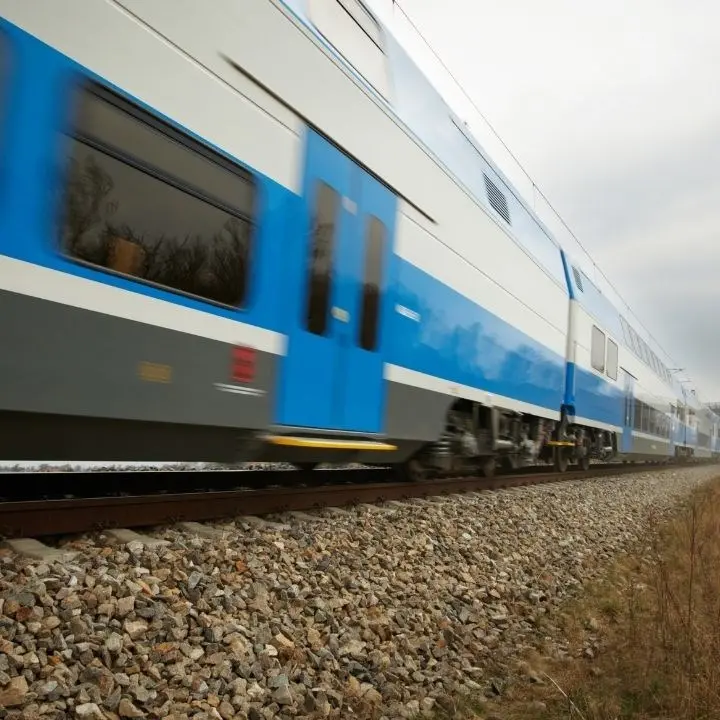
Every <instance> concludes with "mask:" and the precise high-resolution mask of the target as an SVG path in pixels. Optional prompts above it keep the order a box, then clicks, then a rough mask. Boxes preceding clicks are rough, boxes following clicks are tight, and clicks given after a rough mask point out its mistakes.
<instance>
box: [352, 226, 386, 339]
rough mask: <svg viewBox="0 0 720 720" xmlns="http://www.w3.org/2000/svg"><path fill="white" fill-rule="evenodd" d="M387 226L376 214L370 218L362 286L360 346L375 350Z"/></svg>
mask: <svg viewBox="0 0 720 720" xmlns="http://www.w3.org/2000/svg"><path fill="white" fill-rule="evenodd" d="M386 234H387V233H386V230H385V226H384V225H383V224H382V223H381V222H380V220H378V219H377V218H376V217H374V216H370V218H368V223H367V234H366V238H365V277H364V281H363V286H362V291H361V292H362V317H361V320H360V337H359V343H360V347H361V348H364V349H365V350H375V348H376V347H377V339H378V321H379V319H380V288H381V283H382V271H383V259H384V255H385V238H386Z"/></svg>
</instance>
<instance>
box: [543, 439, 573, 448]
mask: <svg viewBox="0 0 720 720" xmlns="http://www.w3.org/2000/svg"><path fill="white" fill-rule="evenodd" d="M545 444H546V445H552V446H560V447H575V443H574V442H572V441H569V440H548V441H547V442H546V443H545Z"/></svg>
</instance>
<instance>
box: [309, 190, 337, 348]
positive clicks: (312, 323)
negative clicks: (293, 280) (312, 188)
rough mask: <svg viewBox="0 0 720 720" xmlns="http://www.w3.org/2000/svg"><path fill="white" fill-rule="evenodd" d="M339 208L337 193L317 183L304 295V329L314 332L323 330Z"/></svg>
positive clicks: (330, 284)
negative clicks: (307, 277) (306, 290)
mask: <svg viewBox="0 0 720 720" xmlns="http://www.w3.org/2000/svg"><path fill="white" fill-rule="evenodd" d="M339 210H340V196H339V195H338V194H337V192H335V190H333V189H332V188H331V187H330V186H329V185H326V184H325V183H324V182H319V183H318V184H317V198H316V201H315V213H314V216H313V219H312V226H311V232H312V240H313V241H312V244H311V247H310V258H309V262H308V265H309V272H310V279H309V282H308V295H307V305H306V308H307V312H306V318H307V329H308V330H309V331H310V332H311V333H315V334H316V335H324V334H325V331H326V330H327V322H328V310H329V308H330V295H331V291H332V266H333V251H334V246H335V227H336V225H337V219H338V213H339Z"/></svg>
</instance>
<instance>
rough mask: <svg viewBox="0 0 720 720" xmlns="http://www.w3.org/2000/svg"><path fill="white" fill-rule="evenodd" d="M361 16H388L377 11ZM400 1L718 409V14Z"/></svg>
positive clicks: (639, 4)
mask: <svg viewBox="0 0 720 720" xmlns="http://www.w3.org/2000/svg"><path fill="white" fill-rule="evenodd" d="M369 5H370V6H371V7H373V8H374V9H375V10H376V11H378V12H379V14H381V15H382V16H383V17H387V12H388V11H389V9H390V7H391V0H369ZM400 5H401V6H402V7H403V8H404V9H405V10H406V12H407V13H408V15H409V16H410V17H411V18H412V19H413V21H414V22H415V23H416V24H417V26H418V27H419V28H420V30H421V31H422V32H423V34H424V35H425V37H426V38H427V39H428V40H429V41H430V42H431V44H432V45H433V47H434V49H435V50H436V51H437V52H438V53H439V54H440V56H441V57H442V58H443V60H444V62H445V63H446V65H448V66H449V68H450V70H452V72H453V73H454V74H455V76H456V77H457V78H458V80H459V81H460V82H461V83H462V85H463V86H464V88H465V89H466V90H467V91H468V93H469V94H470V95H471V96H472V98H473V100H474V101H475V103H476V104H477V105H478V106H479V108H480V110H482V112H483V113H484V114H485V116H486V117H487V118H488V120H489V121H490V122H491V123H492V125H493V126H494V127H495V129H496V130H497V131H498V133H499V134H500V135H501V136H502V138H503V139H504V140H505V142H506V143H507V144H508V146H509V147H510V149H511V150H512V151H513V153H514V154H515V155H516V156H517V157H518V158H519V159H520V161H521V162H522V164H523V166H524V167H525V169H526V170H527V171H528V172H529V173H530V175H531V176H532V177H533V179H534V180H535V182H536V183H537V185H538V186H539V187H540V189H541V190H542V191H543V192H544V194H545V195H546V196H547V197H548V198H549V200H550V202H551V203H552V204H553V205H554V206H555V208H556V209H557V210H558V211H559V212H560V213H561V214H562V216H563V217H564V219H565V220H566V221H567V222H568V224H569V225H570V227H571V228H572V229H573V231H574V233H575V234H576V235H577V236H578V238H579V239H580V241H581V242H582V243H583V245H584V246H585V247H586V248H587V249H588V251H589V252H590V254H591V255H592V256H593V258H594V259H595V260H596V261H597V263H598V265H599V266H600V268H601V269H602V270H603V271H604V272H605V274H606V275H607V276H608V277H609V279H610V281H611V282H612V283H613V284H614V285H615V287H616V288H617V289H618V290H619V292H620V293H621V294H622V295H623V297H624V298H625V300H627V301H628V303H629V304H630V306H631V307H632V308H633V310H634V311H635V313H636V314H637V315H638V316H639V317H640V319H641V320H642V321H643V322H644V324H645V326H646V327H647V328H648V329H649V330H650V332H652V333H653V335H654V336H655V337H656V338H657V340H658V341H659V342H660V343H661V344H662V346H663V347H664V348H665V349H666V350H667V351H668V352H669V353H670V355H671V356H672V358H674V360H675V361H676V362H677V363H679V365H680V366H682V367H684V368H686V369H687V373H686V375H684V376H685V377H687V376H689V377H691V378H692V379H693V380H694V381H695V383H696V384H697V387H698V391H699V395H700V397H701V399H702V400H705V401H707V400H720V324H718V320H717V317H718V314H719V313H720V89H719V88H718V85H717V72H718V68H720V41H719V40H718V28H720V3H717V2H713V0H634V1H633V2H628V0H605V1H604V2H602V3H600V2H590V1H589V0H543V2H538V1H537V0H504V1H503V2H498V1H497V0H494V1H492V2H491V0H442V2H439V1H438V0H400ZM395 16H396V23H397V24H396V26H395V27H396V29H397V30H398V32H399V36H400V39H401V40H404V39H406V38H407V36H406V35H404V34H403V31H404V30H405V29H407V23H406V21H405V20H404V19H403V18H402V16H401V15H400V14H398V12H397V10H396V11H395ZM421 59H422V58H421ZM445 89H447V90H450V89H451V88H450V86H449V85H448V86H447V87H446V88H445ZM479 139H480V140H481V141H483V140H484V139H485V138H483V137H482V136H481V137H480V138H479ZM501 164H502V163H501ZM530 187H531V186H530ZM679 377H683V375H682V374H679Z"/></svg>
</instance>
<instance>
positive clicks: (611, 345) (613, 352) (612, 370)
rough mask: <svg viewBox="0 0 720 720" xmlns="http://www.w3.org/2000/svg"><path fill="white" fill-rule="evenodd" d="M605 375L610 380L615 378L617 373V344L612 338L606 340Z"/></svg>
mask: <svg viewBox="0 0 720 720" xmlns="http://www.w3.org/2000/svg"><path fill="white" fill-rule="evenodd" d="M605 372H607V375H608V377H609V378H611V379H612V380H617V374H618V346H617V343H615V342H614V341H613V340H611V339H610V338H608V341H607V368H606V369H605Z"/></svg>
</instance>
